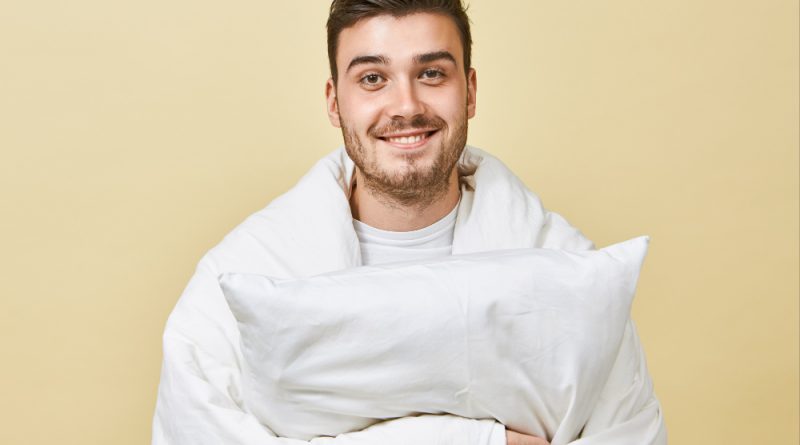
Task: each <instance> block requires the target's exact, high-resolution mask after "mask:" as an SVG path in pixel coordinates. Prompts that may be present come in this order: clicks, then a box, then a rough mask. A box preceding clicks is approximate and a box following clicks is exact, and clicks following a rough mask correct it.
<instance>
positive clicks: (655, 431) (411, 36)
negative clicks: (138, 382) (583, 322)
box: [153, 0, 666, 445]
mask: <svg viewBox="0 0 800 445" xmlns="http://www.w3.org/2000/svg"><path fill="white" fill-rule="evenodd" d="M470 47H471V37H470V31H469V22H468V19H467V16H466V13H465V11H464V9H463V7H462V5H461V2H460V1H458V0H450V1H447V0H439V1H437V0H429V1H425V0H416V1H414V0H405V1H402V0H335V1H334V2H333V4H332V5H331V12H330V16H329V20H328V50H329V51H328V52H329V59H330V64H331V78H330V79H329V80H328V82H327V84H326V87H325V93H326V98H327V105H328V115H329V118H330V120H331V123H332V124H333V125H334V126H336V127H340V128H341V129H342V134H343V137H344V143H345V149H344V151H343V150H338V151H337V152H335V153H333V154H332V155H330V156H328V157H327V158H325V159H323V160H322V161H321V162H320V163H319V164H318V165H317V166H316V167H315V168H314V169H313V170H312V171H311V172H310V173H309V175H307V177H306V178H304V179H303V180H302V181H301V182H300V183H299V184H298V185H297V186H296V187H295V189H293V190H292V191H290V192H289V193H287V194H286V195H284V196H283V197H281V198H278V199H277V200H276V201H274V202H273V203H272V204H271V205H270V206H269V207H267V208H266V209H264V210H262V211H260V212H258V213H256V214H255V215H253V216H252V217H251V218H248V220H247V221H245V222H244V223H243V224H242V225H240V226H239V227H237V228H236V229H235V230H234V231H233V232H232V233H231V234H229V235H228V236H227V237H226V238H225V240H224V241H223V242H222V243H221V244H220V245H218V246H217V247H215V248H214V249H212V250H211V251H210V252H209V253H208V254H207V255H206V256H205V257H204V258H203V260H201V262H200V264H199V266H198V269H197V272H196V274H195V276H194V277H193V278H192V280H191V282H190V283H189V285H188V286H187V288H186V291H185V292H184V294H183V296H182V297H181V299H180V301H179V302H178V304H177V306H176V308H175V310H174V311H173V313H172V314H171V316H170V319H169V322H168V324H167V327H166V330H165V333H164V364H163V369H162V380H161V385H160V388H159V398H158V403H157V407H156V413H155V418H154V425H153V443H155V444H206V443H207V444H262V445H263V444H271V443H275V444H277V443H287V444H288V443H292V444H299V443H303V442H301V441H298V440H293V439H286V438H279V437H276V436H275V434H274V433H272V432H271V431H270V430H269V429H268V428H267V427H266V426H264V425H263V424H262V423H261V422H259V421H258V420H257V419H256V418H255V417H254V416H253V415H252V414H251V413H249V412H248V411H247V410H246V409H245V408H243V405H244V404H243V402H242V391H243V388H242V380H241V372H242V371H241V363H242V360H243V359H242V353H241V350H240V346H239V333H238V330H237V326H236V321H235V320H234V318H233V316H232V315H231V313H230V309H229V308H228V307H227V304H226V302H225V299H224V297H223V296H222V294H221V292H220V289H219V284H218V282H217V276H218V275H219V274H220V273H222V272H227V271H237V272H255V273H260V274H264V275H271V276H279V277H300V276H309V275H314V274H317V273H322V272H328V271H333V270H340V269H345V268H348V267H354V266H359V265H370V264H378V263H387V262H394V261H401V260H418V259H425V258H433V257H439V256H446V255H450V254H452V253H465V252H469V251H480V250H493V249H503V248H515V247H519V248H521V247H551V248H564V249H574V250H581V249H591V248H593V246H592V243H591V242H590V241H589V240H587V239H586V238H585V237H584V236H583V235H582V234H581V233H580V232H579V231H577V230H576V229H574V228H573V227H572V226H570V225H569V224H568V223H567V222H566V221H565V220H564V219H563V218H561V217H560V216H559V215H557V214H555V213H552V212H547V211H546V210H544V209H543V208H541V205H540V203H539V201H538V200H537V199H536V197H535V195H533V194H532V193H530V192H529V191H527V190H526V189H525V188H524V186H522V184H521V183H520V182H519V181H518V180H517V179H516V178H515V177H514V176H513V174H511V173H510V172H509V171H507V170H506V169H505V167H503V166H502V164H500V163H499V162H498V161H497V160H495V159H493V158H492V157H491V156H489V155H488V154H486V153H484V152H481V151H480V150H477V149H474V148H471V147H466V148H465V144H466V140H467V126H468V125H467V121H468V119H470V118H471V117H473V116H474V115H475V104H476V91H477V78H476V73H475V70H474V69H473V68H472V67H471V64H470ZM624 342H625V344H624V345H623V348H622V350H621V352H620V358H618V360H617V364H616V365H615V367H614V370H613V371H612V377H611V379H609V382H611V383H609V384H608V386H607V387H606V389H605V390H604V393H603V395H602V397H601V399H600V402H598V405H599V407H598V411H597V412H598V413H602V414H598V415H596V416H594V417H592V418H590V419H589V420H588V422H587V423H586V425H585V426H584V428H583V434H582V435H581V436H582V437H581V438H580V439H579V440H577V441H576V442H574V443H576V444H619V443H631V444H634V443H635V444H647V443H666V436H665V432H664V425H663V419H662V417H661V412H660V407H659V404H658V401H657V400H656V399H655V396H654V395H653V392H652V385H651V383H650V379H649V376H648V374H647V369H646V366H645V364H644V358H643V356H642V352H641V348H640V346H639V344H638V340H637V338H636V333H635V330H634V329H633V328H632V325H631V326H630V327H629V329H628V331H627V332H626V337H625V340H624ZM622 351H624V356H623V352H622ZM312 442H315V443H328V442H330V443H333V444H335V445H343V444H351V443H359V444H372V443H375V444H378V443H380V444H394V443H397V444H401V443H402V444H407V443H413V444H431V445H433V444H439V443H463V444H476V445H477V444H480V445H484V444H491V445H504V444H506V443H509V444H528V445H541V444H547V443H548V442H547V440H546V438H537V437H533V436H529V435H525V434H520V433H517V432H514V431H511V430H510V429H508V430H506V428H505V427H504V425H501V424H499V423H497V422H495V421H492V420H486V419H466V418H461V417H456V416H451V415H421V416H414V417H405V418H400V419H395V420H390V421H385V422H382V423H378V424H376V425H373V426H371V427H369V428H367V429H365V430H362V431H359V432H353V433H347V434H342V435H339V436H337V437H336V438H319V439H314V440H312Z"/></svg>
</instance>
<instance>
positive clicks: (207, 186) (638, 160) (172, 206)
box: [0, 0, 800, 445]
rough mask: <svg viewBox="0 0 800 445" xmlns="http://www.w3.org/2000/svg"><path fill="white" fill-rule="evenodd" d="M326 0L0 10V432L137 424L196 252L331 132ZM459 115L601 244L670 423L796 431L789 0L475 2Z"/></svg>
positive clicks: (93, 439)
mask: <svg viewBox="0 0 800 445" xmlns="http://www.w3.org/2000/svg"><path fill="white" fill-rule="evenodd" d="M327 5H328V2H327V1H316V2H310V1H303V2H299V1H298V2H288V1H277V0H275V1H267V0H262V1H241V2H210V1H204V0H194V1H187V0H183V1H180V0H179V1H166V2H165V1H155V0H139V1H136V2H133V1H130V2H124V3H122V2H110V1H100V0H76V1H72V2H59V1H53V0H50V1H25V2H21V1H20V2H13V3H12V2H6V3H4V4H2V5H0V203H1V204H2V217H1V218H0V227H1V228H2V230H0V242H1V243H2V252H3V254H2V255H0V271H2V274H1V275H0V295H1V296H2V297H1V298H2V307H0V348H2V349H0V353H1V354H2V355H1V357H2V366H0V381H2V404H0V406H1V407H0V418H2V419H3V421H2V424H3V426H2V427H0V443H3V444H26V445H27V444H50V443H58V444H62V445H68V444H81V445H84V444H115V445H126V444H142V443H148V442H149V440H150V439H149V438H150V422H151V417H152V413H153V406H154V403H155V395H156V386H157V384H158V379H159V367H160V360H161V349H160V348H161V346H160V336H161V332H162V329H163V325H164V322H165V320H166V317H167V315H168V313H169V311H170V309H171V308H172V306H173V305H174V303H175V301H176V299H177V298H178V296H179V295H180V292H181V290H182V288H183V286H184V285H185V284H186V281H187V280H188V278H189V276H190V274H191V273H192V270H193V268H194V266H195V264H196V261H197V260H198V259H199V257H200V256H201V255H202V254H203V253H204V252H205V251H206V250H207V249H208V248H210V247H211V246H212V245H214V244H215V243H216V242H217V241H218V240H219V239H220V238H221V237H222V236H223V235H224V234H225V233H226V232H227V231H228V230H230V229H231V228H232V227H233V226H234V225H235V224H237V223H238V222H239V221H241V220H242V219H243V218H244V217H245V216H246V215H248V214H250V213H252V212H254V211H255V210H257V209H259V208H261V207H262V206H264V205H265V204H266V203H267V202H269V201H270V200H271V199H272V198H273V197H275V196H276V195H278V194H279V193H281V192H283V191H285V190H286V189H287V188H288V187H290V186H291V185H292V184H293V183H294V182H295V181H296V180H297V179H298V178H299V176H300V175H301V174H302V173H304V172H305V171H306V170H307V169H308V168H309V167H310V165H311V164H312V163H313V162H314V161H315V160H316V159H317V158H319V157H320V156H322V155H323V154H325V153H327V152H329V151H330V150H332V149H334V148H335V147H337V146H338V145H339V144H340V135H339V133H338V132H337V131H336V130H335V129H333V128H331V127H330V126H329V124H328V122H327V119H326V116H325V113H324V110H325V107H324V103H323V95H322V93H323V82H324V81H325V79H326V77H327V76H326V70H327V61H326V55H325V33H324V22H325V18H326V15H327V11H326V10H327ZM472 18H473V21H474V40H475V46H474V61H475V66H476V68H477V71H478V79H479V88H478V116H477V117H476V118H475V119H474V120H473V121H472V122H471V125H472V127H471V133H470V142H471V143H472V144H474V145H477V146H480V147H483V148H485V149H488V150H489V151H491V152H493V153H495V154H497V155H499V156H500V157H501V158H502V159H504V160H505V162H506V163H508V164H509V165H510V166H511V167H512V168H513V169H514V170H515V171H516V172H517V173H518V174H519V175H520V176H521V177H522V178H523V179H524V180H525V182H526V183H527V184H528V185H529V186H530V187H531V188H533V189H534V190H535V191H536V192H537V193H538V194H539V195H540V196H541V197H542V199H543V201H544V203H545V205H546V206H547V207H548V208H550V209H553V210H556V211H558V212H560V213H562V214H563V215H564V216H565V217H567V219H569V220H570V221H571V222H572V223H573V224H575V225H576V226H578V227H580V228H581V229H582V230H583V232H584V233H585V234H586V235H587V236H589V237H590V238H591V239H593V240H595V242H596V243H597V244H598V246H604V245H608V244H610V243H613V242H616V241H620V240H623V239H627V238H631V237H633V236H636V235H640V234H649V235H651V236H652V243H651V253H650V256H649V257H648V259H647V262H646V265H645V270H644V272H643V275H642V278H641V280H640V288H639V289H640V290H639V293H638V297H637V301H636V303H635V308H634V316H635V318H636V320H637V322H638V326H639V329H640V334H641V337H642V339H643V342H644V344H645V348H646V351H647V353H648V360H649V364H650V369H651V373H652V376H653V378H654V381H655V386H656V391H657V393H658V395H659V397H660V399H661V400H662V402H663V406H664V409H665V413H666V418H667V425H668V428H669V433H670V438H671V443H673V444H726V443H775V444H778V443H781V444H788V443H798V417H799V415H800V414H799V413H798V403H799V400H798V199H799V198H798V144H799V142H798V3H797V2H796V1H778V0H740V1H731V0H705V1H696V0H671V1H662V2H643V1H640V0H609V1H549V2H544V1H530V0H518V1H499V0H491V1H490V0H473V1H472Z"/></svg>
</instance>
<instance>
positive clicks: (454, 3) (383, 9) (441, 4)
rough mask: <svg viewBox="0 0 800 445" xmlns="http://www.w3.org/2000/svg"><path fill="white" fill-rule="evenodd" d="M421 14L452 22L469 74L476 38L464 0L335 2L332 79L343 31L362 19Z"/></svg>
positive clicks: (331, 24) (330, 48) (331, 22)
mask: <svg viewBox="0 0 800 445" xmlns="http://www.w3.org/2000/svg"><path fill="white" fill-rule="evenodd" d="M417 12H432V13H437V14H443V15H446V16H448V17H450V18H451V19H453V22H454V23H455V25H456V28H458V32H459V34H460V36H461V46H462V48H463V50H464V73H467V72H469V68H470V64H471V59H472V35H471V34H470V31H469V17H467V9H466V8H465V7H464V5H463V4H461V0H333V2H331V10H330V14H329V15H328V62H329V63H330V65H331V77H332V78H333V82H334V83H336V79H337V77H338V72H337V69H336V50H337V48H338V45H339V34H340V33H341V32H342V30H343V29H345V28H348V27H350V26H353V25H355V24H356V22H358V21H359V20H361V19H365V18H370V17H375V16H378V15H382V14H389V15H391V16H393V17H403V16H406V15H408V14H413V13H417Z"/></svg>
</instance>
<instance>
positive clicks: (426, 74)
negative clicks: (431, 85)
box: [420, 69, 444, 80]
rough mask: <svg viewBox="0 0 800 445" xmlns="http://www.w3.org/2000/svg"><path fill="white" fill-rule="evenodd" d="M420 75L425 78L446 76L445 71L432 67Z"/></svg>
mask: <svg viewBox="0 0 800 445" xmlns="http://www.w3.org/2000/svg"><path fill="white" fill-rule="evenodd" d="M420 77H422V78H423V79H429V80H430V79H438V78H440V77H444V73H443V72H441V71H439V70H433V69H431V70H425V71H423V72H422V75H421V76H420Z"/></svg>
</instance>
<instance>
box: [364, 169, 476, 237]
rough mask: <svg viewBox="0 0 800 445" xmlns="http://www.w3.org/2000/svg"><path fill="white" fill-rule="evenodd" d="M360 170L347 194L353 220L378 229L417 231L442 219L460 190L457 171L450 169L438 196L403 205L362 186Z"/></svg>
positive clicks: (450, 209)
mask: <svg viewBox="0 0 800 445" xmlns="http://www.w3.org/2000/svg"><path fill="white" fill-rule="evenodd" d="M363 184H365V182H364V178H363V176H362V175H361V171H360V170H359V169H358V168H356V172H355V184H354V188H353V190H352V191H351V194H350V211H351V212H352V214H353V218H355V219H357V220H359V221H361V222H363V223H364V224H367V225H370V226H372V227H375V228H377V229H381V230H390V231H393V232H408V231H411V230H418V229H422V228H424V227H428V226H429V225H431V224H433V223H435V222H436V221H438V220H440V219H442V218H444V217H445V216H446V215H447V214H448V213H450V212H451V211H452V210H453V209H454V208H455V206H456V205H457V204H458V200H459V199H460V198H461V190H460V186H459V181H458V169H456V168H454V169H453V172H452V173H451V174H450V177H449V178H448V182H447V187H445V188H443V189H442V193H440V194H438V195H437V196H434V197H432V198H433V199H426V200H425V201H424V202H419V203H403V202H401V201H399V200H397V199H394V198H393V197H391V196H387V195H385V194H382V193H379V192H378V191H376V190H374V189H372V188H370V187H366V186H364V185H363Z"/></svg>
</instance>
